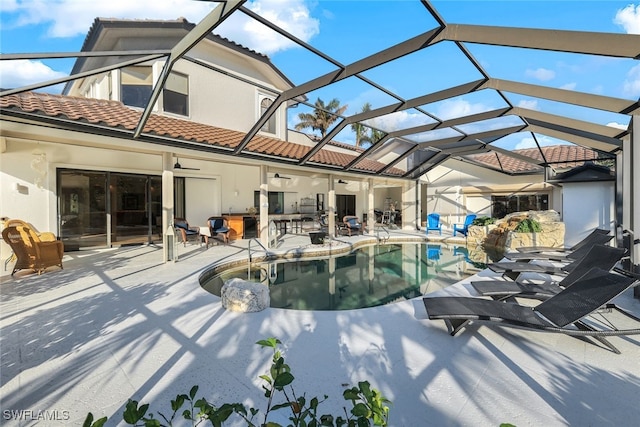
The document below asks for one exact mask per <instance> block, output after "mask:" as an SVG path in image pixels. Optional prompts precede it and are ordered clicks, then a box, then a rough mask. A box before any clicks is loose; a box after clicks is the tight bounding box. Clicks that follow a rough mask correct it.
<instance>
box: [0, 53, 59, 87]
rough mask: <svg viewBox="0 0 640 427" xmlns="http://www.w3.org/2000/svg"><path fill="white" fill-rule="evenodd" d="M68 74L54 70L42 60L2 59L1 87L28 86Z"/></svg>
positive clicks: (0, 67)
mask: <svg viewBox="0 0 640 427" xmlns="http://www.w3.org/2000/svg"><path fill="white" fill-rule="evenodd" d="M64 76H66V74H65V73H61V72H59V71H54V70H52V69H51V68H49V67H48V66H47V65H45V64H43V63H42V62H40V61H27V60H23V59H21V60H15V61H1V62H0V87H2V88H3V89H12V88H17V87H21V86H27V85H30V84H32V83H33V82H44V81H48V80H53V79H57V78H60V77H64Z"/></svg>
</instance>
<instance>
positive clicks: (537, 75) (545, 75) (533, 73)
mask: <svg viewBox="0 0 640 427" xmlns="http://www.w3.org/2000/svg"><path fill="white" fill-rule="evenodd" d="M525 74H526V75H527V77H533V78H534V79H537V80H540V81H543V82H546V81H549V80H552V79H554V78H555V77H556V73H555V71H553V70H547V69H546V68H538V69H537V70H531V69H528V70H527V71H525Z"/></svg>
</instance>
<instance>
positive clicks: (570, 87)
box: [560, 82, 578, 90]
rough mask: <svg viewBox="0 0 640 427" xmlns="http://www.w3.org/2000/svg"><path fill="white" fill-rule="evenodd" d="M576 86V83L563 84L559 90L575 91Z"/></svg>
mask: <svg viewBox="0 0 640 427" xmlns="http://www.w3.org/2000/svg"><path fill="white" fill-rule="evenodd" d="M577 86H578V83H576V82H571V83H566V84H563V85H562V86H560V89H564V90H575V89H576V87H577Z"/></svg>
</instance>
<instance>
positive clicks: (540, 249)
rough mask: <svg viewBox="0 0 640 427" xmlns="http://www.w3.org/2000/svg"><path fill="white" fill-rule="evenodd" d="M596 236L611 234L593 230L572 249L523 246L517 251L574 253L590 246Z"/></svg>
mask: <svg viewBox="0 0 640 427" xmlns="http://www.w3.org/2000/svg"><path fill="white" fill-rule="evenodd" d="M594 234H604V235H607V234H609V230H603V229H601V228H596V229H595V230H593V231H592V232H591V233H589V234H588V235H587V237H585V238H584V239H582V240H581V241H579V242H578V243H576V244H575V245H573V246H571V247H566V246H565V247H558V248H556V247H553V246H521V247H519V248H516V250H517V251H518V252H523V253H528V252H550V251H553V252H572V251H575V250H576V249H579V248H581V247H582V246H584V245H588V244H590V239H591V238H592V237H593V235H594ZM605 243H606V242H605Z"/></svg>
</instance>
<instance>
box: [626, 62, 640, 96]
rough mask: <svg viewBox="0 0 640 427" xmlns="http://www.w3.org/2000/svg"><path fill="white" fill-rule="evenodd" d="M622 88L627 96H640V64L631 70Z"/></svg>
mask: <svg viewBox="0 0 640 427" xmlns="http://www.w3.org/2000/svg"><path fill="white" fill-rule="evenodd" d="M622 89H623V91H624V95H625V96H629V97H632V98H635V97H637V96H640V64H638V65H636V66H635V67H633V68H632V69H630V70H629V72H628V73H627V78H626V79H625V81H624V84H623V88H622Z"/></svg>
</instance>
